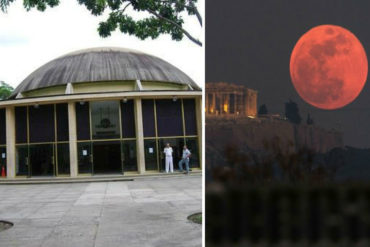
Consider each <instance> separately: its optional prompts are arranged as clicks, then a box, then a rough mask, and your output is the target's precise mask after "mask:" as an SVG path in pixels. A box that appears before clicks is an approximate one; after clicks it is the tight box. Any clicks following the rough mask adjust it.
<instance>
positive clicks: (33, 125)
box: [28, 105, 55, 142]
mask: <svg viewBox="0 0 370 247" xmlns="http://www.w3.org/2000/svg"><path fill="white" fill-rule="evenodd" d="M28 110H29V121H30V126H29V128H30V133H29V135H30V142H53V141H55V128H54V127H55V126H54V105H39V106H38V107H35V106H29V108H28Z"/></svg>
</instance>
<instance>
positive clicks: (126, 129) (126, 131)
mask: <svg viewBox="0 0 370 247" xmlns="http://www.w3.org/2000/svg"><path fill="white" fill-rule="evenodd" d="M121 117H122V136H123V138H135V137H136V134H135V113H134V101H133V100H128V101H127V102H126V103H124V102H121Z"/></svg>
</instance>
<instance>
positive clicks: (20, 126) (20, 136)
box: [15, 106, 27, 143]
mask: <svg viewBox="0 0 370 247" xmlns="http://www.w3.org/2000/svg"><path fill="white" fill-rule="evenodd" d="M15 136H16V137H15V139H16V142H17V143H26V142H27V107H26V106H22V107H15Z"/></svg>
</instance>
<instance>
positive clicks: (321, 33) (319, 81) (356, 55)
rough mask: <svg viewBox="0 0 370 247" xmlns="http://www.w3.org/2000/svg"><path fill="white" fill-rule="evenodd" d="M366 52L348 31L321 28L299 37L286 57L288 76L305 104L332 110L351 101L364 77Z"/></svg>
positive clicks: (335, 27)
mask: <svg viewBox="0 0 370 247" xmlns="http://www.w3.org/2000/svg"><path fill="white" fill-rule="evenodd" d="M367 71H368V64H367V57H366V52H365V50H364V48H363V46H362V44H361V43H360V41H359V40H358V39H357V38H356V36H355V35H354V34H353V33H351V32H350V31H349V30H347V29H345V28H343V27H340V26H335V25H321V26H316V27H314V28H312V29H310V30H309V31H308V32H306V33H305V34H303V35H302V36H301V38H300V39H299V40H298V42H297V44H296V45H295V47H294V49H293V51H292V54H291V58H290V76H291V79H292V82H293V85H294V87H295V89H296V90H297V92H298V94H299V95H300V96H301V98H302V99H303V100H304V101H306V102H307V103H309V104H311V105H313V106H315V107H318V108H320V109H326V110H334V109H338V108H342V107H344V106H346V105H348V104H349V103H351V102H352V101H354V100H355V99H356V98H357V96H358V95H359V94H360V92H361V90H362V89H363V87H364V85H365V83H366V78H367Z"/></svg>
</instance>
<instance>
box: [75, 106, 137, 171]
mask: <svg viewBox="0 0 370 247" xmlns="http://www.w3.org/2000/svg"><path fill="white" fill-rule="evenodd" d="M76 119H77V132H79V130H81V131H82V132H83V133H81V134H80V136H79V137H78V138H77V139H78V173H79V174H122V173H124V172H127V171H137V170H138V168H137V158H136V129H135V111H134V103H133V100H125V101H119V100H112V101H93V102H78V103H76ZM90 123H91V124H90ZM86 125H88V126H87V127H86ZM90 130H91V133H90ZM88 131H89V133H88Z"/></svg>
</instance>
